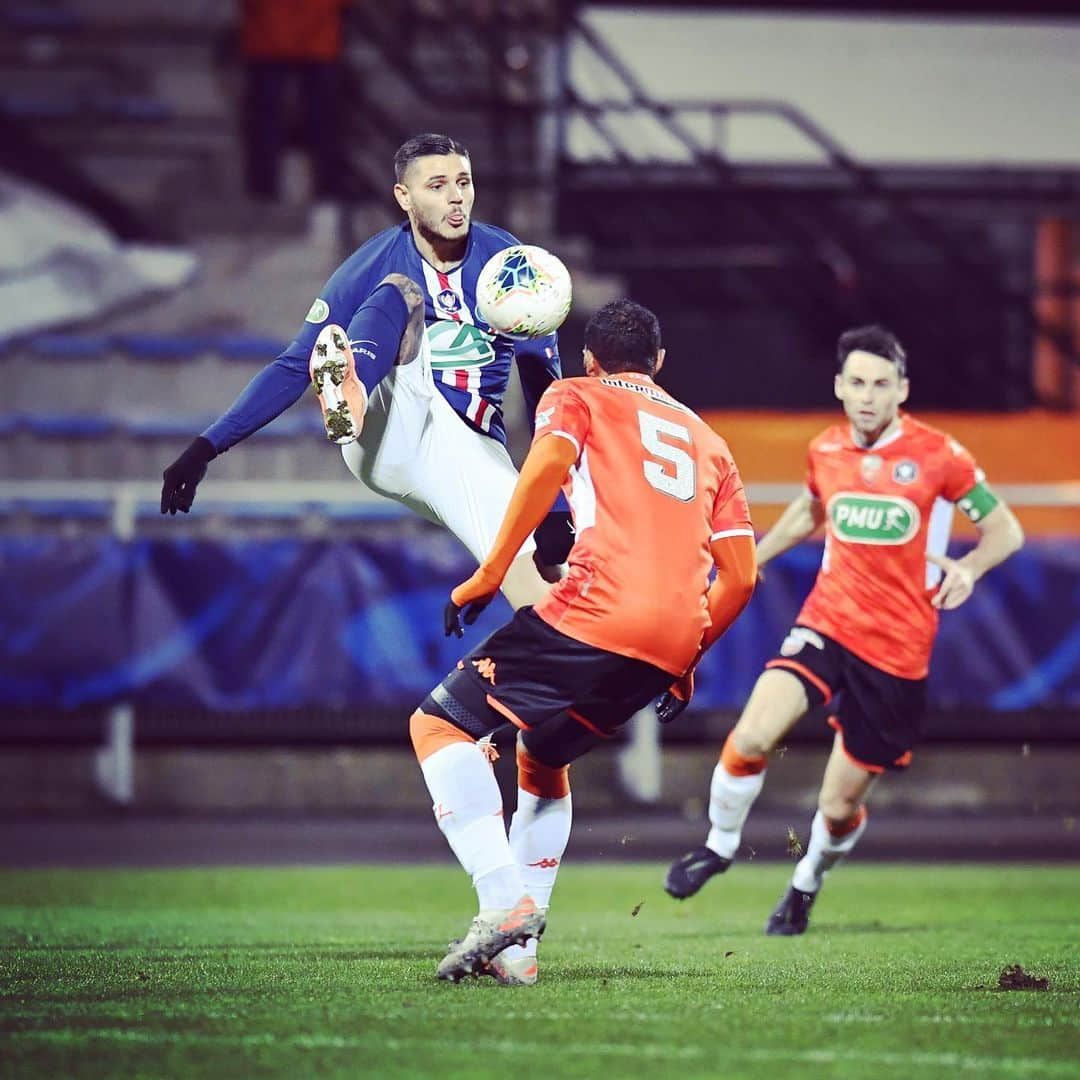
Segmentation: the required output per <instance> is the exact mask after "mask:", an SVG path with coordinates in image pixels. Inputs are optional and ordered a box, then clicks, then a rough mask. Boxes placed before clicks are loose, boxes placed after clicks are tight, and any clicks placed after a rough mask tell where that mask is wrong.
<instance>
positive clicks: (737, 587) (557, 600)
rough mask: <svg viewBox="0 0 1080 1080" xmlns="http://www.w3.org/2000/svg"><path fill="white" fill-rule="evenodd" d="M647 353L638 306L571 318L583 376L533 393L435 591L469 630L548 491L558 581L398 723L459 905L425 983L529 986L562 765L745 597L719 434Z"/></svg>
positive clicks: (451, 627) (669, 673) (741, 523)
mask: <svg viewBox="0 0 1080 1080" xmlns="http://www.w3.org/2000/svg"><path fill="white" fill-rule="evenodd" d="M663 360H664V350H663V349H662V348H661V347H660V327H659V324H658V323H657V320H656V316H655V315H653V314H652V312H650V311H648V310H647V309H645V308H643V307H641V306H640V305H638V304H635V303H632V302H630V301H628V300H619V301H615V302H614V303H611V304H608V305H606V306H605V307H604V308H602V309H601V310H600V311H598V312H597V313H596V314H595V315H594V316H593V317H592V318H591V319H590V320H589V323H588V325H587V326H586V328H585V371H586V376H585V378H578V379H564V380H561V381H558V382H555V383H553V384H552V385H551V386H550V387H549V388H548V389H547V391H546V392H545V393H544V395H543V397H542V398H541V399H540V402H539V404H538V405H537V410H536V435H535V438H534V440H533V445H532V449H531V450H530V452H529V456H528V457H527V458H526V460H525V463H524V465H523V466H522V469H521V477H520V479H519V480H518V483H517V487H516V488H515V489H514V494H513V496H512V498H511V501H510V506H509V508H508V509H507V512H506V516H505V517H504V519H503V522H502V526H501V527H500V530H499V533H498V536H497V537H496V540H495V544H494V546H493V548H492V550H491V552H490V553H489V554H488V556H487V558H486V559H485V560H484V561H483V563H481V565H480V568H479V569H478V570H477V571H476V573H475V574H473V576H472V577H471V578H469V579H468V581H465V582H463V583H462V584H461V585H459V586H458V587H457V588H456V589H454V591H453V593H452V594H451V602H450V604H449V605H448V607H447V616H446V630H447V633H457V634H458V635H460V634H461V632H462V630H461V625H460V621H459V619H460V617H462V616H463V617H464V621H465V623H466V624H469V623H471V622H472V621H473V620H474V619H475V618H476V615H477V614H478V612H479V611H480V610H481V609H482V608H483V607H484V606H485V605H486V604H487V603H489V602H490V600H491V599H492V597H494V595H495V593H496V591H497V590H498V589H499V587H500V584H501V582H502V580H503V577H504V575H505V574H506V572H507V569H508V568H509V567H510V565H511V561H512V559H513V557H514V555H515V553H516V552H517V551H518V549H519V548H520V546H521V542H522V541H523V540H524V538H525V537H526V536H528V535H529V533H530V532H531V531H532V529H533V528H534V527H535V523H536V522H538V521H539V520H540V519H541V518H542V517H543V516H544V514H545V513H546V512H547V511H548V509H549V508H550V506H551V504H552V501H553V500H554V499H555V497H556V495H557V494H558V491H559V488H560V486H561V487H562V488H563V490H564V491H565V492H566V496H567V499H568V500H569V503H570V506H571V510H572V513H573V517H574V525H575V529H576V534H577V539H576V542H575V544H574V546H573V548H572V550H571V552H570V558H569V563H570V570H569V573H568V575H567V576H566V578H565V579H564V580H563V581H562V582H560V583H559V584H557V585H555V586H554V587H553V588H552V589H551V590H550V592H549V593H548V594H547V595H546V596H545V597H544V599H542V600H541V601H540V602H539V603H537V604H536V606H535V607H526V608H522V609H521V610H519V611H518V612H517V614H516V615H514V617H513V619H511V621H510V622H509V623H507V624H506V625H505V626H503V627H502V628H501V629H499V630H497V631H496V632H495V633H494V634H492V635H491V636H490V637H489V638H488V639H487V640H486V641H484V642H483V643H482V644H481V645H479V646H477V647H476V648H474V649H472V650H471V651H470V652H469V653H468V654H467V655H466V656H465V657H464V658H463V659H462V660H461V661H460V662H459V663H458V665H457V668H456V669H455V670H454V671H452V672H451V673H450V674H449V675H448V676H447V677H446V678H445V679H444V680H443V681H442V683H440V684H439V686H437V687H436V688H435V689H434V690H433V691H432V692H431V694H430V695H429V696H428V697H427V698H426V699H425V700H424V702H423V704H422V705H421V706H420V708H419V709H418V710H417V711H416V712H415V713H414V714H413V716H412V718H411V721H410V731H411V734H412V739H413V745H414V747H415V748H416V754H417V757H418V758H419V760H420V765H421V769H422V770H423V773H424V779H425V781H426V783H427V785H428V789H429V791H430V792H431V796H432V800H433V802H434V807H435V816H436V819H437V820H438V823H439V827H440V828H441V829H442V831H443V833H444V834H445V836H446V838H447V840H448V841H449V843H450V846H451V847H452V848H453V850H454V854H455V855H457V857H458V859H459V861H460V862H461V864H462V866H463V867H464V868H465V869H466V871H467V872H468V873H470V874H471V875H472V879H473V884H474V885H475V886H476V891H477V894H478V898H479V908H480V913H479V915H478V916H477V917H476V919H475V920H474V921H473V924H472V927H471V928H470V930H469V932H468V933H467V934H466V936H465V938H464V940H463V941H461V942H456V943H455V944H454V945H452V946H451V948H450V951H449V952H448V953H447V955H446V957H445V959H444V960H443V961H442V963H441V964H440V965H439V969H438V975H439V977H440V978H443V979H450V980H453V981H457V980H458V979H460V978H461V977H462V976H464V975H468V974H492V975H494V976H495V977H496V978H498V979H499V981H500V982H502V983H504V984H512V985H521V984H528V983H531V982H535V981H536V954H535V939H536V938H538V937H539V935H540V934H541V933H542V932H543V929H544V925H545V922H546V911H547V907H548V903H549V901H550V897H551V891H552V888H553V886H554V884H555V876H556V874H557V872H558V867H559V864H560V862H561V861H562V856H563V851H564V849H565V848H566V843H567V840H568V839H569V835H570V817H571V813H570V785H569V781H568V768H567V767H568V766H569V764H570V762H571V761H573V760H574V759H575V758H578V757H580V756H581V755H582V754H584V753H586V752H587V751H588V750H591V749H592V748H593V747H595V746H599V745H601V744H602V743H604V742H605V741H606V740H608V739H610V738H611V737H612V736H613V735H614V734H615V732H616V731H617V729H618V728H619V727H620V726H621V725H622V724H624V723H625V722H626V721H627V720H628V719H629V718H630V717H631V716H632V715H633V714H634V713H635V712H637V711H638V710H639V709H640V708H642V707H643V706H645V705H647V704H648V703H649V702H650V701H652V700H653V699H654V698H656V697H657V696H658V695H660V694H661V693H663V692H664V691H665V690H666V689H667V688H668V687H671V686H672V685H673V684H674V685H675V687H676V688H677V690H678V693H679V694H680V695H681V696H682V697H684V698H688V697H689V694H690V692H691V685H690V684H691V680H692V677H693V669H694V666H695V664H696V663H697V661H698V659H699V658H700V656H701V654H702V653H703V652H704V650H705V649H707V648H708V647H709V646H710V645H711V644H712V642H713V641H715V640H716V639H717V638H718V637H719V636H720V635H721V634H722V633H723V632H724V630H725V629H727V627H728V626H729V625H730V623H731V622H732V620H733V619H734V618H735V616H736V615H738V613H739V612H740V611H741V610H742V608H743V607H744V606H745V604H746V602H747V601H748V600H749V599H750V594H751V592H752V591H753V587H754V580H755V577H756V563H755V558H754V532H753V528H752V526H751V524H750V516H749V511H748V509H747V505H746V498H745V495H744V494H743V487H742V482H741V480H740V479H739V473H738V470H737V469H736V467H735V463H734V461H733V460H732V457H731V454H730V452H729V451H728V448H727V445H726V443H725V442H724V440H723V439H721V438H720V436H719V435H717V434H716V433H715V432H714V431H712V429H711V428H709V427H708V425H707V424H705V423H704V422H703V421H702V420H701V419H700V418H699V417H697V416H696V415H695V414H694V413H693V412H691V411H690V410H689V409H688V408H686V406H685V405H682V404H681V403H680V402H678V401H676V400H675V399H674V398H673V397H671V395H670V394H667V393H666V392H665V391H664V390H662V389H661V388H660V387H659V386H657V384H656V383H655V382H654V381H653V376H654V375H655V374H656V372H658V371H659V370H660V366H661V364H662V363H663ZM714 567H715V568H716V578H715V580H714V581H713V583H712V585H710V584H709V576H710V573H711V572H712V570H713V568H714ZM506 722H510V723H512V724H514V725H515V726H516V727H517V728H518V729H519V737H518V747H517V763H518V804H517V810H516V812H515V814H514V818H513V821H512V823H511V827H510V835H509V837H508V836H507V834H506V831H505V829H504V826H503V818H502V799H501V797H500V795H499V789H498V785H497V784H496V782H495V777H494V775H493V773H492V771H491V768H490V767H489V764H488V762H487V760H486V759H485V755H484V753H483V752H482V750H481V748H480V747H478V746H477V741H478V740H480V739H483V738H484V736H486V735H488V734H490V733H491V732H492V731H494V730H495V729H496V728H498V727H501V726H502V725H503V724H504V723H506ZM526 941H528V944H527V945H526ZM511 946H513V948H509V947H511ZM504 950H507V952H506V953H505V954H504V955H501V956H500V955H499V954H500V953H503V951H504Z"/></svg>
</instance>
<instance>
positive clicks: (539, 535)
mask: <svg viewBox="0 0 1080 1080" xmlns="http://www.w3.org/2000/svg"><path fill="white" fill-rule="evenodd" d="M533 539H534V540H535V541H536V554H535V555H534V556H533V559H534V561H535V562H536V565H537V566H558V565H559V564H560V563H564V562H566V559H567V557H568V556H569V554H570V549H571V548H572V547H573V546H574V522H573V520H572V519H571V517H570V511H569V510H552V511H551V512H550V513H549V514H548V516H547V517H546V518H544V520H543V521H541V522H540V524H539V525H537V526H536V532H534V533H533Z"/></svg>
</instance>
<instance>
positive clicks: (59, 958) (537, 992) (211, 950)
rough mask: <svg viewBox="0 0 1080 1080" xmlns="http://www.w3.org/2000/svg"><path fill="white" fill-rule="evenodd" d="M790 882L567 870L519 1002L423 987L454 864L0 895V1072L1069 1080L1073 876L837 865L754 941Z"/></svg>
mask: <svg viewBox="0 0 1080 1080" xmlns="http://www.w3.org/2000/svg"><path fill="white" fill-rule="evenodd" d="M789 871H790V867H787V866H781V865H772V866H769V865H762V864H757V865H753V864H751V865H743V866H739V867H737V868H736V869H735V870H733V871H732V872H731V873H730V874H728V875H727V876H726V877H725V878H722V879H719V880H717V881H714V882H711V883H710V885H709V886H707V887H706V889H705V890H704V891H703V892H702V893H701V895H700V896H698V897H696V898H694V899H693V900H690V901H686V902H684V903H681V904H680V903H676V902H675V901H673V900H670V899H668V898H667V897H666V896H665V895H664V894H663V892H662V891H661V889H660V880H661V877H662V872H663V869H662V867H661V866H659V865H628V864H625V863H609V864H604V863H589V864H583V865H569V866H567V868H566V869H565V871H564V872H563V875H562V877H561V878H560V881H559V886H558V889H557V892H556V905H555V907H554V908H553V911H552V916H551V920H550V924H549V929H548V935H547V939H546V940H545V942H544V944H543V946H542V948H541V982H540V984H539V985H538V986H536V987H532V988H517V989H505V988H502V987H499V986H497V985H495V984H494V982H492V980H490V979H482V980H470V981H468V982H466V983H462V984H460V985H457V986H453V985H450V984H446V983H440V982H437V981H436V980H435V978H434V970H435V964H436V962H437V961H438V959H439V958H440V957H441V955H442V951H443V949H444V948H445V944H446V942H447V941H448V940H449V939H450V938H451V937H453V936H457V935H459V934H460V933H461V932H462V931H463V930H464V929H465V926H466V924H467V922H468V919H469V916H470V915H471V914H472V893H471V889H470V888H469V887H468V882H467V880H466V878H465V877H464V875H463V874H462V873H461V872H460V871H458V870H456V869H452V868H450V867H449V866H442V865H439V866H430V865H429V866H418V867H403V866H394V867H374V866H357V867H348V868H321V869H300V868H290V869H244V870H235V869H233V870H230V869H214V870H198V869H192V870H175V871H149V870H147V871H26V872H14V871H8V872H2V873H0V946H2V948H0V1076H3V1077H4V1078H5V1080H16V1078H21V1077H61V1076H74V1077H89V1076H93V1077H125V1078H132V1077H153V1078H159V1077H165V1076H181V1077H205V1076H228V1077H231V1078H244V1077H254V1076H260V1077H263V1076H281V1077H309V1076H318V1077H337V1076H340V1077H357V1076H364V1077H396V1076H416V1077H440V1078H442V1077H458V1076H460V1077H470V1078H473V1077H488V1076H491V1077H506V1076H519V1077H532V1076H537V1077H563V1076H566V1077H571V1076H572V1077H601V1076H603V1077H609V1078H612V1080H614V1078H621V1077H639V1076H640V1077H649V1078H651V1080H657V1078H660V1077H667V1076H672V1077H723V1078H725V1080H736V1078H742V1077H755V1078H761V1077H765V1078H768V1080H779V1078H786V1077H793V1078H794V1077H798V1078H799V1080H806V1078H807V1077H832V1076H835V1077H844V1078H859V1077H873V1078H874V1080H888V1078H891V1077H904V1078H909V1077H917V1078H918V1080H931V1078H937V1077H942V1078H945V1077H948V1078H952V1077H962V1076H970V1077H979V1078H986V1077H1077V1076H1080V1057H1078V1055H1080V1010H1078V1008H1077V1006H1078V1005H1080V958H1078V947H1080V904H1078V903H1077V899H1078V896H1080V868H1072V867H1066V868H1062V867H1056V868H1042V867H1032V866H998V867H959V866H933V867H930V866H917V867H906V866H894V865H889V866H875V865H865V864H864V865H859V864H857V863H854V864H852V865H849V866H845V867H843V868H841V869H839V870H838V871H836V873H834V874H833V876H832V878H831V880H830V881H829V882H828V884H827V886H826V891H825V892H824V893H823V894H822V898H821V900H820V901H819V902H818V905H817V908H816V909H815V912H814V921H813V923H812V924H811V930H810V933H809V934H807V935H806V936H805V937H803V938H795V939H775V938H766V937H765V936H764V935H763V934H762V927H763V925H764V922H765V918H766V916H767V914H768V912H769V910H770V909H771V907H772V905H773V903H774V902H775V900H776V899H777V897H778V896H779V895H780V893H781V892H782V890H783V888H784V886H785V884H786V881H787V875H788V873H789ZM635 911H636V914H635ZM1013 963H1019V964H1022V965H1023V966H1024V967H1025V968H1026V969H1027V970H1028V971H1030V972H1032V973H1033V974H1035V975H1039V976H1044V977H1046V978H1048V979H1049V981H1050V988H1049V990H1047V991H1044V992H1038V991H1013V992H1004V991H1001V990H999V989H998V988H997V979H998V975H999V973H1000V972H1001V970H1002V968H1003V967H1004V966H1006V965H1007V964H1013Z"/></svg>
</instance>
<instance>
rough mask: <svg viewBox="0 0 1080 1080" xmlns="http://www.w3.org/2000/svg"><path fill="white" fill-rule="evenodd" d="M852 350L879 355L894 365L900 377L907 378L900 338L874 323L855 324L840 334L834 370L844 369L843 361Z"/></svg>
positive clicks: (905, 358)
mask: <svg viewBox="0 0 1080 1080" xmlns="http://www.w3.org/2000/svg"><path fill="white" fill-rule="evenodd" d="M853 352H868V353H873V354H874V355H875V356H880V357H881V358H882V359H883V360H888V361H889V362H890V363H892V364H895V365H896V374H897V376H898V377H899V378H901V379H906V378H907V353H906V352H904V346H903V345H901V344H900V339H899V338H898V337H897V336H896V335H895V334H894V333H892V331H891V330H886V329H885V327H884V326H878V325H877V324H876V323H875V324H874V325H872V326H856V327H855V329H854V330H847V331H845V332H844V333H843V334H841V335H840V340H839V342H837V345H836V370H837V372H841V371H843V370H844V361H845V360H847V358H848V354H849V353H853Z"/></svg>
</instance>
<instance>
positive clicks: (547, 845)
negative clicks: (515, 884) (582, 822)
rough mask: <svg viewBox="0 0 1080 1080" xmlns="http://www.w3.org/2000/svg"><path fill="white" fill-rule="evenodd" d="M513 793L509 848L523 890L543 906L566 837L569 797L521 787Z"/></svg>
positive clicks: (570, 817) (570, 809)
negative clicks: (554, 796)
mask: <svg viewBox="0 0 1080 1080" xmlns="http://www.w3.org/2000/svg"><path fill="white" fill-rule="evenodd" d="M517 797H518V804H517V810H516V811H515V812H514V816H513V818H511V820H510V850H511V851H512V852H513V853H514V858H515V859H516V860H517V864H518V866H519V868H520V869H521V879H522V881H523V882H524V884H525V891H526V892H527V893H528V894H529V895H530V896H531V897H532V898H533V900H534V901H535V902H536V906H537V907H542V908H546V907H548V905H549V904H550V903H551V890H552V889H554V888H555V878H556V877H557V876H558V873H559V867H560V866H561V865H562V857H563V852H565V851H566V845H567V843H569V840H570V825H571V822H572V820H573V806H572V804H571V797H570V796H569V795H565V796H563V798H561V799H548V798H544V797H543V796H540V795H533V794H532V793H531V792H528V791H525V790H523V789H522V788H518V793H517Z"/></svg>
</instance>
